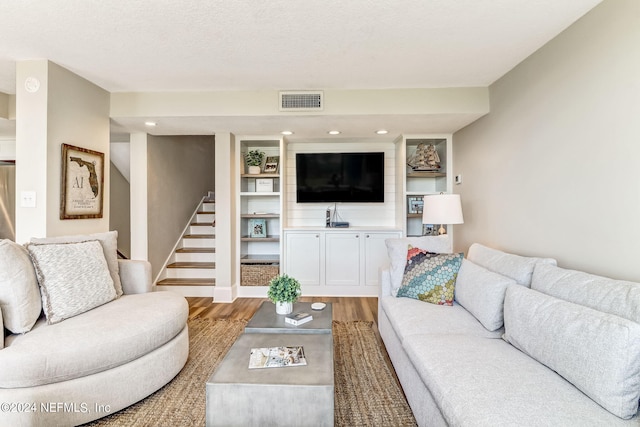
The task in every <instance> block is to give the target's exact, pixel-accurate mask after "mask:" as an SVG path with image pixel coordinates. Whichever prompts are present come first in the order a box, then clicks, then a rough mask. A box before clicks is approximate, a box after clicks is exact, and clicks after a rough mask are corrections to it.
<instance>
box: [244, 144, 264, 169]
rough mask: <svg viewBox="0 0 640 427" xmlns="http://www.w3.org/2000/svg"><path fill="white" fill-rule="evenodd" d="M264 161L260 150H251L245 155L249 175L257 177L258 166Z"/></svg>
mask: <svg viewBox="0 0 640 427" xmlns="http://www.w3.org/2000/svg"><path fill="white" fill-rule="evenodd" d="M263 160H264V152H262V151H260V150H251V151H249V152H248V153H247V165H248V166H249V173H250V174H252V175H257V174H259V173H260V166H262V161H263Z"/></svg>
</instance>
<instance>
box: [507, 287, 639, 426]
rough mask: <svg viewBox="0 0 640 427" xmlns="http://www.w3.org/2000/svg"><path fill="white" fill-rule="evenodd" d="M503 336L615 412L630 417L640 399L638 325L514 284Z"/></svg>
mask: <svg viewBox="0 0 640 427" xmlns="http://www.w3.org/2000/svg"><path fill="white" fill-rule="evenodd" d="M504 329H505V333H504V338H505V340H506V341H508V342H510V343H511V344H513V345H514V346H515V347H517V348H518V349H520V350H522V351H523V352H525V353H527V354H528V355H529V356H531V357H533V358H534V359H536V360H537V361H539V362H540V363H542V364H544V365H546V366H548V367H549V368H551V369H553V370H554V371H556V372H557V373H558V374H560V375H561V376H562V377H564V378H565V379H566V380H567V381H569V382H570V383H571V384H573V385H574V386H576V387H577V388H578V389H579V390H581V391H582V392H583V393H584V394H586V395H587V396H589V397H590V398H591V399H593V400H594V401H595V402H597V403H598V404H599V405H600V406H602V407H603V408H605V409H606V410H608V411H609V412H611V413H612V414H614V415H616V416H618V417H620V418H624V419H629V418H631V417H633V416H634V415H636V413H637V412H638V399H640V325H639V324H637V323H635V322H632V321H630V320H627V319H624V318H622V317H619V316H615V315H613V314H607V313H603V312H601V311H597V310H593V309H591V308H588V307H584V306H581V305H578V304H574V303H571V302H567V301H564V300H561V299H558V298H554V297H551V296H549V295H545V294H543V293H540V292H537V291H534V290H531V289H528V288H526V287H524V286H510V287H509V288H508V289H507V294H506V297H505V302H504Z"/></svg>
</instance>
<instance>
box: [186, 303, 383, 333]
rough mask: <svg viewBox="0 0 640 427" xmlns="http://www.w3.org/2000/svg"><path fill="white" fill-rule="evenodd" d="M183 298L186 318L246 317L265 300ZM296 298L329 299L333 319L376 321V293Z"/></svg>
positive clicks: (247, 318) (249, 316) (249, 317)
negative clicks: (186, 310) (366, 295)
mask: <svg viewBox="0 0 640 427" xmlns="http://www.w3.org/2000/svg"><path fill="white" fill-rule="evenodd" d="M187 301H189V318H193V317H196V316H198V317H204V318H209V319H244V320H249V319H251V316H253V313H255V312H256V310H258V308H259V307H260V304H261V303H262V302H263V301H268V300H267V299H263V298H238V299H236V300H235V301H234V302H232V303H219V302H218V303H216V302H212V298H197V297H189V298H187ZM300 301H302V302H330V303H332V305H333V320H339V321H352V320H365V321H372V322H374V323H376V325H377V321H378V298H376V297H302V298H300ZM274 310H275V308H274ZM376 329H377V328H376Z"/></svg>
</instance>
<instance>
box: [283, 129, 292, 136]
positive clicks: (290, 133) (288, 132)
mask: <svg viewBox="0 0 640 427" xmlns="http://www.w3.org/2000/svg"><path fill="white" fill-rule="evenodd" d="M280 133H281V134H283V135H293V132H291V131H290V130H283V131H282V132H280Z"/></svg>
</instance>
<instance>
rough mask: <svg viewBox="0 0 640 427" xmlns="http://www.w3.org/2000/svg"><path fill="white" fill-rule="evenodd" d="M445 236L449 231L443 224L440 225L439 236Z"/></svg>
mask: <svg viewBox="0 0 640 427" xmlns="http://www.w3.org/2000/svg"><path fill="white" fill-rule="evenodd" d="M444 234H447V229H446V228H444V225H443V224H440V228H438V235H440V236H442V235H444Z"/></svg>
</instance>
